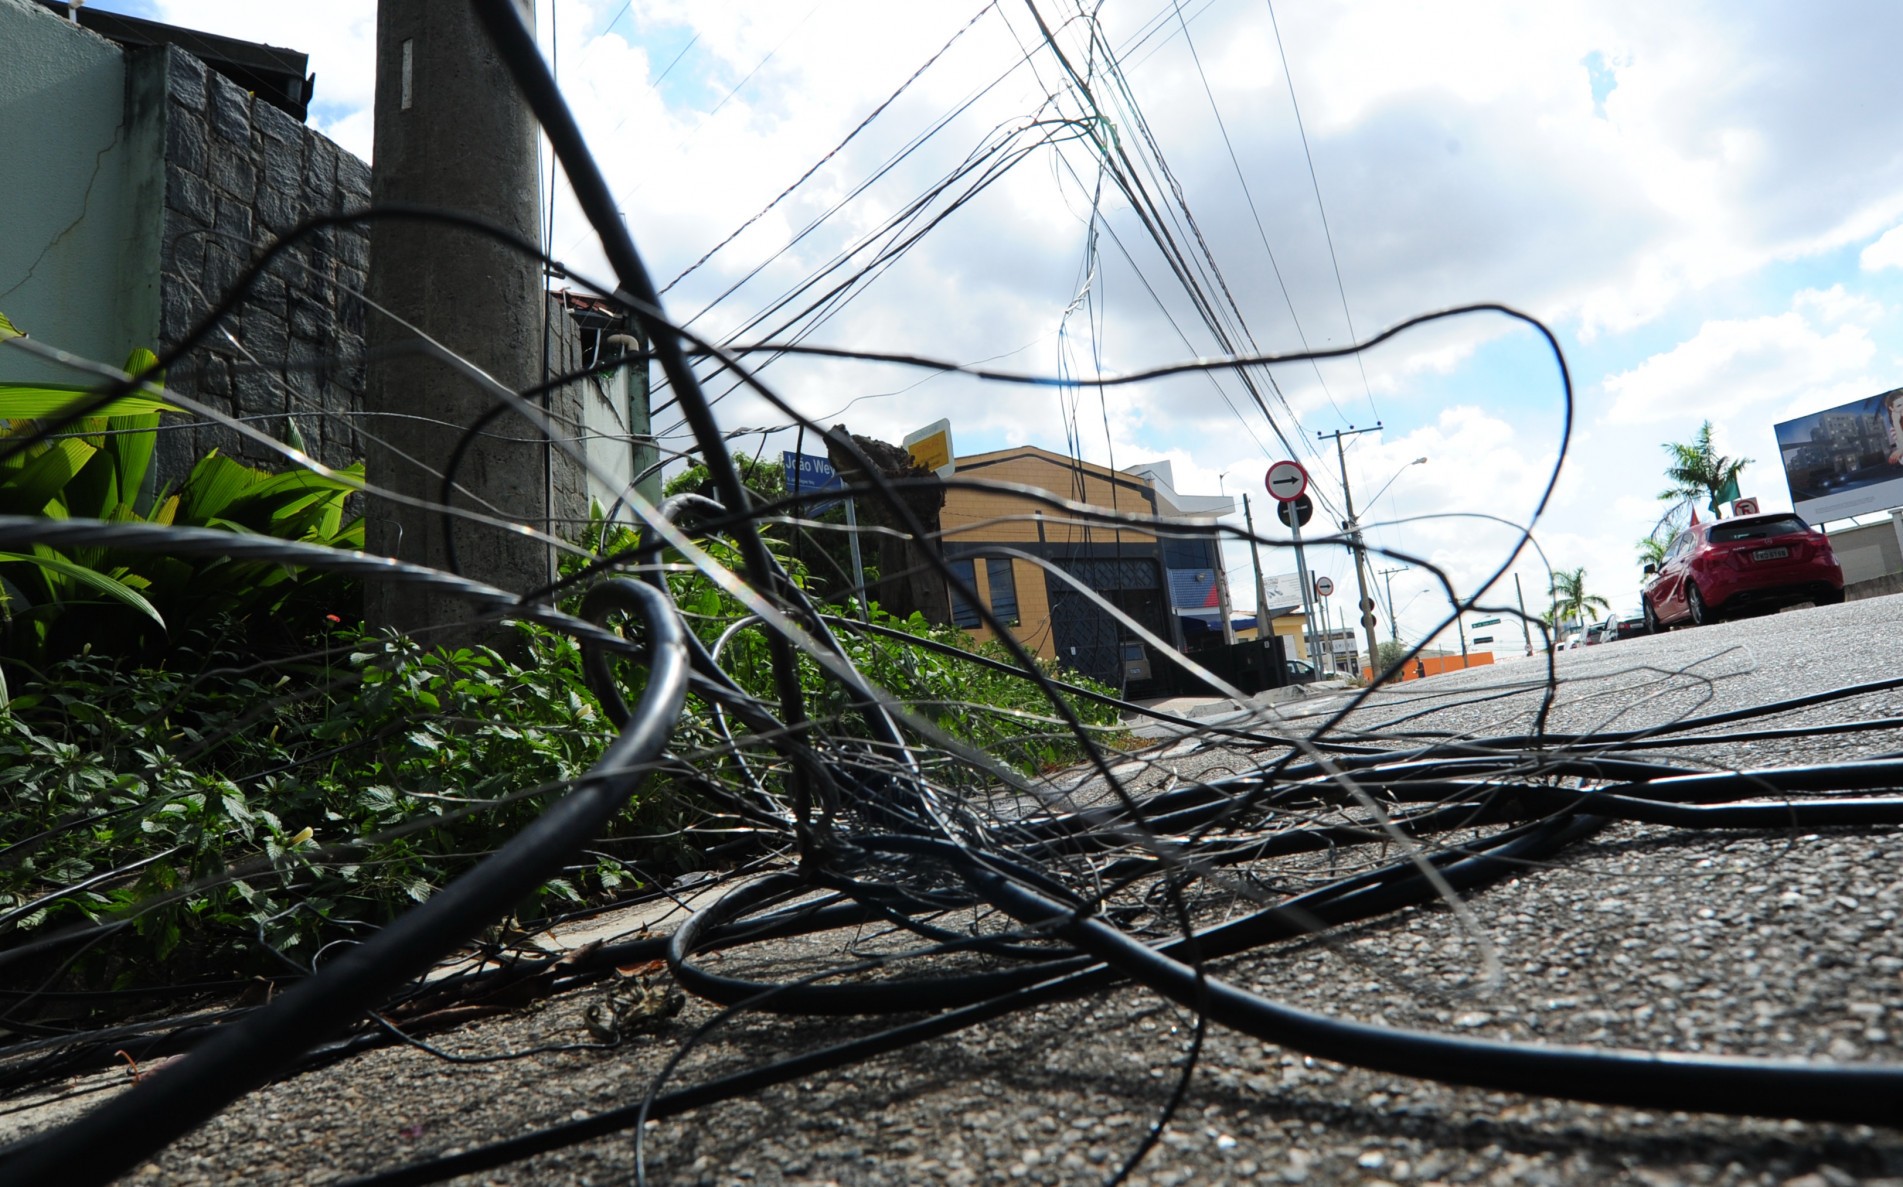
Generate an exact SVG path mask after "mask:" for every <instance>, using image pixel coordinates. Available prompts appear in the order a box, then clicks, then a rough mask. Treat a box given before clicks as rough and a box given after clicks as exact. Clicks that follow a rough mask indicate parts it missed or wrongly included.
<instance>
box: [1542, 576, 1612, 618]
mask: <svg viewBox="0 0 1903 1187" xmlns="http://www.w3.org/2000/svg"><path fill="white" fill-rule="evenodd" d="M1551 592H1552V596H1553V621H1554V623H1555V624H1558V623H1562V622H1576V623H1579V624H1580V625H1582V626H1583V625H1585V622H1586V611H1588V610H1591V609H1594V608H1597V609H1600V610H1611V609H1612V603H1611V602H1608V601H1606V599H1604V598H1602V597H1600V596H1599V595H1598V594H1589V593H1587V592H1586V570H1585V569H1584V568H1578V569H1574V570H1572V571H1570V572H1567V571H1565V570H1561V571H1560V572H1558V573H1555V574H1553V588H1552V591H1551Z"/></svg>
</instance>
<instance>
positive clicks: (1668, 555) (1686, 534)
mask: <svg viewBox="0 0 1903 1187" xmlns="http://www.w3.org/2000/svg"><path fill="white" fill-rule="evenodd" d="M1697 534H1698V532H1697V529H1695V528H1686V529H1685V530H1684V531H1682V532H1680V533H1679V534H1678V535H1677V536H1675V537H1673V539H1672V546H1671V547H1670V548H1668V549H1666V550H1665V562H1664V563H1663V564H1661V565H1660V566H1659V575H1658V581H1657V583H1656V584H1654V585H1653V586H1652V609H1653V611H1654V612H1655V613H1657V614H1658V616H1659V619H1660V620H1661V621H1665V622H1676V621H1677V620H1678V619H1680V618H1683V617H1684V616H1685V614H1686V607H1685V573H1686V565H1687V563H1688V562H1689V560H1690V558H1691V553H1692V540H1693V538H1694V537H1695V536H1697Z"/></svg>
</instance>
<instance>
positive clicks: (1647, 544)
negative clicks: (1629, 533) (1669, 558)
mask: <svg viewBox="0 0 1903 1187" xmlns="http://www.w3.org/2000/svg"><path fill="white" fill-rule="evenodd" d="M1670 544H1671V540H1670V538H1669V537H1666V538H1661V537H1660V536H1659V534H1658V533H1657V532H1653V533H1652V534H1651V535H1649V536H1647V537H1646V538H1645V539H1643V540H1641V541H1639V544H1638V548H1639V565H1640V567H1641V568H1643V567H1644V566H1646V565H1662V564H1664V563H1665V550H1666V548H1667V547H1669V546H1670Z"/></svg>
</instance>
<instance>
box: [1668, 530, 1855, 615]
mask: <svg viewBox="0 0 1903 1187" xmlns="http://www.w3.org/2000/svg"><path fill="white" fill-rule="evenodd" d="M1645 574H1646V581H1645V585H1644V586H1643V587H1642V588H1641V590H1640V609H1641V610H1642V611H1643V612H1644V614H1645V627H1646V629H1647V630H1656V629H1658V628H1659V627H1661V626H1670V625H1675V624H1679V623H1689V624H1691V625H1694V626H1702V625H1704V624H1705V623H1708V622H1717V621H1719V620H1721V619H1725V618H1730V617H1733V616H1736V615H1743V614H1752V613H1759V614H1763V613H1769V612H1771V611H1773V610H1778V609H1782V608H1783V607H1785V606H1793V605H1797V604H1798V603H1800V602H1815V603H1817V604H1818V605H1827V604H1835V603H1837V602H1841V601H1843V600H1844V571H1843V568H1842V567H1841V566H1839V565H1838V564H1837V558H1836V556H1835V555H1834V554H1833V553H1832V552H1831V550H1830V540H1829V539H1828V538H1827V537H1826V536H1825V535H1824V534H1823V533H1822V532H1820V531H1818V530H1817V529H1815V528H1813V527H1811V526H1810V525H1809V524H1807V523H1805V522H1804V520H1803V519H1802V518H1801V517H1799V516H1797V515H1795V514H1793V513H1792V512H1789V511H1785V512H1774V513H1772V514H1769V515H1746V516H1741V517H1739V518H1737V519H1718V520H1713V521H1712V522H1710V523H1699V524H1693V525H1692V526H1691V527H1688V528H1686V529H1685V530H1684V531H1682V532H1680V533H1679V534H1678V535H1677V536H1676V537H1674V538H1673V540H1672V543H1671V546H1670V547H1669V548H1667V549H1666V550H1665V563H1664V564H1661V565H1647V566H1645Z"/></svg>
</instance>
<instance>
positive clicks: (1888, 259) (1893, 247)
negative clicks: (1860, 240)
mask: <svg viewBox="0 0 1903 1187" xmlns="http://www.w3.org/2000/svg"><path fill="white" fill-rule="evenodd" d="M1857 262H1858V263H1859V264H1860V265H1862V267H1863V270H1864V271H1865V272H1878V271H1881V270H1883V269H1884V268H1903V226H1898V227H1891V228H1890V229H1889V230H1887V231H1885V232H1884V233H1883V237H1882V238H1881V239H1878V240H1877V241H1876V242H1875V243H1872V244H1871V245H1870V246H1868V247H1866V248H1864V249H1863V253H1862V254H1861V255H1859V256H1858V257H1857Z"/></svg>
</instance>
